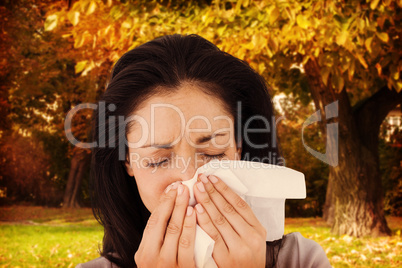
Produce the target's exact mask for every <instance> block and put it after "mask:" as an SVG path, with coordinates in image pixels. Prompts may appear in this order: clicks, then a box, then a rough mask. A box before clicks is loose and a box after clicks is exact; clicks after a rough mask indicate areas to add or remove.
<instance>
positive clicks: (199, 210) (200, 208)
mask: <svg viewBox="0 0 402 268" xmlns="http://www.w3.org/2000/svg"><path fill="white" fill-rule="evenodd" d="M195 209H196V210H197V212H198V213H204V211H205V210H204V208H203V207H202V205H201V204H197V205H195Z"/></svg>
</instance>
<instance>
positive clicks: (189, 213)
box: [187, 206, 194, 216]
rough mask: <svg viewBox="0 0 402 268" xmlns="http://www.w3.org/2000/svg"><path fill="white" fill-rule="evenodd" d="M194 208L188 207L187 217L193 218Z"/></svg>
mask: <svg viewBox="0 0 402 268" xmlns="http://www.w3.org/2000/svg"><path fill="white" fill-rule="evenodd" d="M193 210H194V209H193V207H192V206H188V207H187V216H191V215H192V214H193Z"/></svg>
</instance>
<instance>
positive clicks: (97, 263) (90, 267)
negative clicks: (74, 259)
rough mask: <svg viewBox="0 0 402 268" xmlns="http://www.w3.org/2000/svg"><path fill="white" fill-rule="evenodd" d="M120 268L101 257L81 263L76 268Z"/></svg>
mask: <svg viewBox="0 0 402 268" xmlns="http://www.w3.org/2000/svg"><path fill="white" fill-rule="evenodd" d="M98 267H99V268H118V266H116V265H115V264H114V263H112V262H111V261H109V260H108V259H106V258H105V257H99V258H96V259H93V260H91V261H89V262H86V263H80V264H78V265H77V266H76V268H98Z"/></svg>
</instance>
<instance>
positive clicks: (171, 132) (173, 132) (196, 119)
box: [129, 83, 234, 141]
mask: <svg viewBox="0 0 402 268" xmlns="http://www.w3.org/2000/svg"><path fill="white" fill-rule="evenodd" d="M134 115H136V116H138V117H139V118H141V120H142V123H141V124H139V122H134V123H133V125H132V126H131V127H130V130H129V135H136V134H138V133H140V132H141V131H142V132H143V131H144V127H148V130H150V131H153V133H154V135H155V138H156V139H158V138H159V139H162V141H163V140H164V139H167V140H170V139H171V138H173V136H174V137H177V136H178V135H180V130H181V128H185V129H191V130H195V129H196V130H198V131H197V132H192V133H191V135H192V136H197V135H201V134H203V133H213V132H215V131H217V130H219V129H224V128H226V130H228V128H229V127H231V126H232V125H233V123H234V122H233V119H234V118H233V117H232V115H231V114H230V113H229V112H228V111H226V109H225V105H224V103H223V101H221V100H220V99H219V98H217V97H215V96H213V95H209V94H207V93H205V90H204V89H203V88H200V87H199V86H197V85H194V84H190V83H185V84H183V85H182V86H180V87H179V88H178V90H177V91H174V92H172V93H169V94H165V93H161V94H156V95H154V96H152V97H150V98H149V99H147V100H146V101H144V102H143V103H142V104H141V105H140V106H139V108H138V109H137V110H136V111H135V112H134ZM145 124H146V126H145Z"/></svg>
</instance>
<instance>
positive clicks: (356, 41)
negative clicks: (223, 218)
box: [0, 0, 402, 267]
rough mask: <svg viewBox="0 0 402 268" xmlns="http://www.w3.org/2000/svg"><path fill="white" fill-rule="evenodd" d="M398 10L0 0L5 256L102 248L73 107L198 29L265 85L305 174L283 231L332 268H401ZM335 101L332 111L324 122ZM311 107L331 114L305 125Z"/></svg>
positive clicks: (9, 259) (341, 4) (396, 1)
mask: <svg viewBox="0 0 402 268" xmlns="http://www.w3.org/2000/svg"><path fill="white" fill-rule="evenodd" d="M401 8H402V1H400V0H373V1H371V0H361V1H346V0H344V1H342V0H339V1H335V0H325V1H314V0H305V1H296V0H280V1H279V0H276V1H275V0H260V1H252V0H242V1H231V0H226V1H224V0H221V1H219V0H216V1H202V0H199V1H193V0H190V1H179V0H177V1H174V0H170V1H169V0H165V1H141V0H140V1H128V0H127V1H123V0H121V1H115V0H75V1H74V0H58V1H57V0H54V1H50V0H49V1H47V0H43V1H39V0H16V1H12V0H8V1H7V0H3V1H1V3H0V27H1V32H0V204H1V207H0V222H1V224H0V231H1V233H2V238H0V239H3V241H2V242H0V244H1V245H2V246H0V265H1V267H9V266H22V267H25V266H42V265H44V266H56V265H59V266H63V267H64V266H67V267H68V266H70V267H71V266H73V265H75V264H77V263H78V262H82V261H87V260H89V259H91V258H93V257H96V256H97V253H96V248H97V244H98V243H100V241H101V239H102V229H101V227H100V226H99V225H97V223H96V222H95V221H94V220H93V217H92V216H91V211H90V200H89V196H88V181H89V180H88V179H89V164H90V157H91V152H90V150H85V149H80V148H77V147H74V146H73V145H72V144H71V143H70V142H69V141H68V140H67V138H66V133H65V128H64V122H65V118H66V115H67V113H68V112H69V111H70V110H71V109H72V108H74V107H75V106H76V105H78V104H80V103H96V102H97V99H98V98H99V96H100V95H101V94H102V93H103V92H104V91H105V88H106V84H107V81H108V79H109V76H110V71H111V68H112V67H113V64H114V63H115V62H116V60H117V59H118V58H119V57H120V56H122V55H123V54H124V53H125V52H126V51H128V50H130V49H132V48H134V47H136V46H138V45H140V44H142V43H145V42H147V41H150V40H152V39H154V38H156V37H159V36H163V35H166V34H175V33H179V34H193V33H194V34H198V35H201V36H202V37H204V38H206V39H208V40H209V41H211V42H212V43H214V44H216V45H217V46H218V47H219V48H220V49H221V50H223V51H226V52H228V53H230V54H232V55H234V56H236V57H238V58H240V59H242V60H244V61H246V62H247V63H248V64H250V66H251V67H252V68H254V69H255V70H256V71H257V72H259V73H260V74H261V75H262V76H263V77H264V78H265V79H266V80H267V82H268V84H269V85H270V93H271V96H272V97H273V102H274V105H275V109H276V116H277V126H276V127H277V132H278V134H277V135H278V139H279V143H280V148H281V152H282V155H283V158H284V159H285V165H286V166H287V167H290V168H293V169H296V170H299V171H301V172H303V173H304V174H305V177H306V185H307V198H306V199H305V200H288V201H287V202H286V216H287V226H289V227H287V228H288V229H287V231H288V232H290V231H300V232H302V234H303V235H304V236H306V237H310V238H312V239H315V240H316V241H318V242H319V243H320V244H321V245H322V246H323V248H324V249H325V250H326V252H327V255H328V257H329V259H330V261H331V264H332V265H334V266H341V267H348V266H351V265H353V266H361V267H367V266H372V265H379V266H384V267H385V266H387V267H389V266H391V267H398V266H399V265H400V264H401V263H402V257H400V255H401V254H400V253H401V248H402V240H401V234H400V229H401V228H402V222H401V221H402V220H401V219H402V218H401V217H402V206H401V205H402V132H401V131H402V112H401V111H402V110H401V109H402V106H401V103H402V92H401V89H402V82H401V78H400V74H401V70H402V60H401V54H402V52H401V47H402V46H401V16H400V15H401ZM335 101H338V107H339V115H338V116H337V117H335V118H332V119H331V118H327V116H326V113H327V111H326V110H325V106H327V105H329V104H331V103H333V102H335ZM318 110H319V111H320V113H321V117H322V120H321V121H320V122H317V123H315V124H311V125H309V126H307V127H305V128H304V125H303V124H304V123H305V122H306V120H307V118H309V116H310V115H312V114H313V113H314V112H315V111H318ZM91 115H92V110H89V109H87V110H81V111H80V112H78V113H77V114H75V115H74V118H73V125H72V127H71V129H68V130H67V131H69V132H71V133H72V134H73V135H74V136H75V137H76V139H78V140H80V141H82V142H88V141H90V136H91V133H90V119H91ZM331 123H337V124H338V125H339V140H338V143H339V144H338V147H336V148H335V143H334V141H333V139H331V138H330V137H327V135H326V129H327V128H326V126H327V125H328V124H331ZM303 129H304V130H303ZM302 136H303V137H304V142H305V145H307V146H308V147H310V148H312V149H314V150H315V151H318V152H321V153H322V154H325V153H326V152H331V151H334V150H336V151H337V153H338V163H337V165H328V164H327V163H324V162H322V161H320V160H319V159H317V158H315V157H314V156H312V155H311V154H310V153H309V152H308V151H307V150H306V147H305V145H304V144H303V142H302ZM59 226H62V229H59V228H60V227H59ZM38 228H39V229H38ZM61 230H63V231H61ZM56 233H57V234H58V235H57V236H54V235H55V234H56ZM44 234H45V235H46V237H47V240H46V241H48V242H46V243H45V242H44V240H43V238H44V237H45V236H44ZM72 235H73V238H72V237H71V236H72ZM17 236H19V237H20V238H19V239H17ZM352 237H353V239H352ZM71 240H74V241H71ZM71 243H75V244H74V245H72V244H71ZM370 243H371V244H370ZM35 245H36V246H35ZM366 245H369V246H366ZM82 247H84V248H82ZM73 249H75V251H74V250H73ZM17 251H22V252H25V253H24V254H25V255H24V254H22V257H20V258H14V257H13V256H14V255H15V254H16V252H17Z"/></svg>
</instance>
